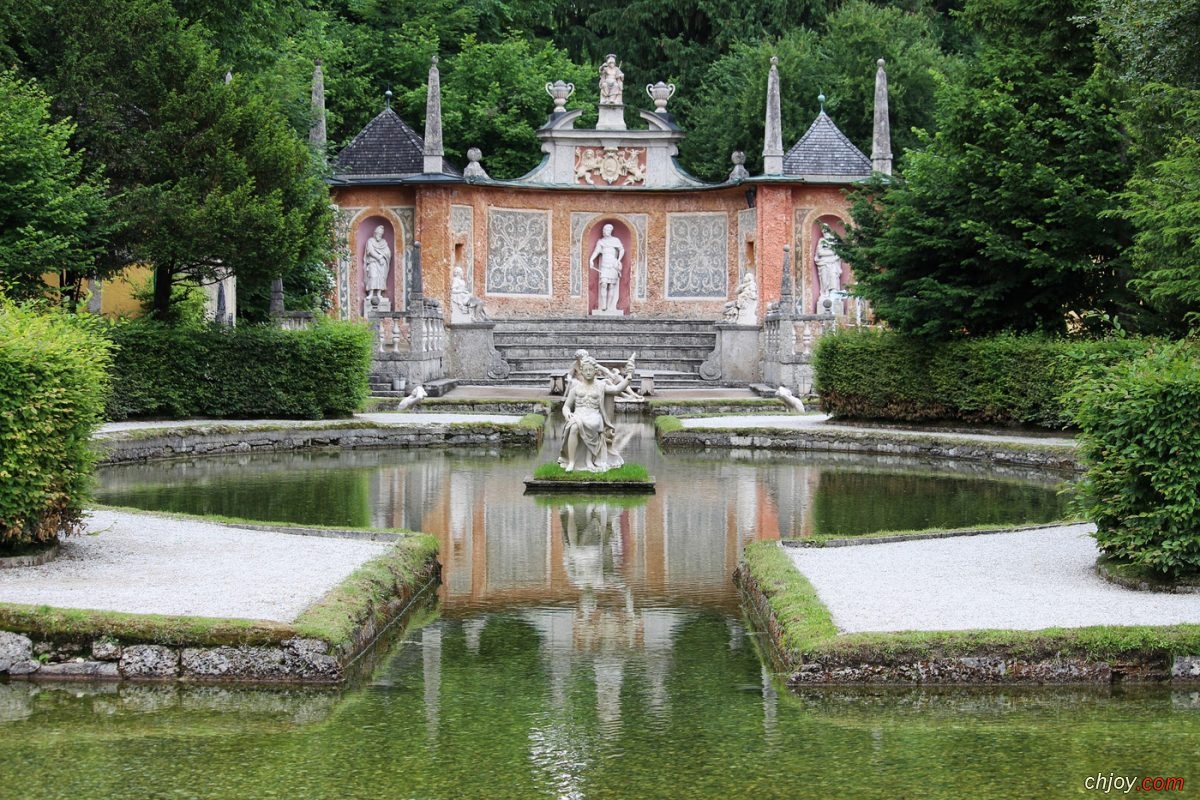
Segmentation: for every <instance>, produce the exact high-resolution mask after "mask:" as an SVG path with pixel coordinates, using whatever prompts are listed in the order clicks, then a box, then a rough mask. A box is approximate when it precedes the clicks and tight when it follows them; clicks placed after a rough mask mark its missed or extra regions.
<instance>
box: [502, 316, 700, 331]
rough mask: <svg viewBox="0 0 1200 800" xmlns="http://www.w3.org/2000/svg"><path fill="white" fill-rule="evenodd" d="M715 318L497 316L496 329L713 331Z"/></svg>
mask: <svg viewBox="0 0 1200 800" xmlns="http://www.w3.org/2000/svg"><path fill="white" fill-rule="evenodd" d="M713 325H714V323H713V322H712V321H711V320H689V319H645V318H641V317H633V318H624V319H623V318H619V317H617V318H611V317H606V318H597V317H587V318H576V319H517V320H497V321H496V328H495V332H496V333H497V334H499V333H509V332H532V331H555V332H557V331H572V330H573V331H589V330H599V331H611V332H621V333H635V332H636V333H668V332H670V333H678V332H689V331H690V332H696V333H704V332H707V333H712V332H713V330H714V329H713Z"/></svg>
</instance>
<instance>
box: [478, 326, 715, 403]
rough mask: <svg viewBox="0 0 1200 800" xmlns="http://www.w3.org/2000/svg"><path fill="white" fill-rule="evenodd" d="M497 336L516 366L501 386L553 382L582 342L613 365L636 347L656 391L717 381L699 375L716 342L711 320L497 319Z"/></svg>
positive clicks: (641, 366)
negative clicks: (651, 374)
mask: <svg viewBox="0 0 1200 800" xmlns="http://www.w3.org/2000/svg"><path fill="white" fill-rule="evenodd" d="M493 335H494V337H495V344H496V350H498V351H499V352H500V354H501V355H502V356H504V359H505V360H506V361H507V362H508V363H509V364H510V365H512V373H511V374H510V375H509V376H508V378H507V379H506V380H504V381H498V382H496V383H498V384H501V385H506V386H539V387H543V386H544V387H549V385H550V381H551V377H552V376H553V375H555V374H559V373H563V372H565V371H566V370H567V369H568V368H569V367H570V366H571V363H572V362H573V361H574V360H575V351H576V350H578V349H579V348H581V347H582V348H583V349H585V350H587V351H588V354H589V355H591V356H592V357H594V358H596V359H597V360H599V361H600V362H601V363H603V364H606V365H610V366H611V365H613V364H619V363H623V362H624V361H625V359H627V358H628V357H629V354H630V353H634V352H636V353H637V374H638V376H639V378H640V377H641V376H643V375H645V374H647V373H653V375H654V388H655V389H656V390H659V389H690V388H702V387H706V386H712V385H713V383H712V382H711V381H705V380H704V379H702V378H701V377H700V365H701V364H702V363H703V362H704V360H705V359H707V358H708V357H709V356H710V355H711V354H712V352H713V348H715V347H716V343H717V333H716V329H715V328H714V327H713V323H712V322H710V321H695V320H664V319H637V318H634V319H598V318H594V317H589V318H587V319H524V320H503V321H501V320H497V322H496V329H495V331H494V334H493ZM637 386H638V380H636V379H635V382H634V387H635V388H637Z"/></svg>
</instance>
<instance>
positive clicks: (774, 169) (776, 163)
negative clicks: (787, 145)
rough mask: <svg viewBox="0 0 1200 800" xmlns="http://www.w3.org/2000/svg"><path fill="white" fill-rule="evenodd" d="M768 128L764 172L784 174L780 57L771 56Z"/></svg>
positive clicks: (764, 153) (768, 90)
mask: <svg viewBox="0 0 1200 800" xmlns="http://www.w3.org/2000/svg"><path fill="white" fill-rule="evenodd" d="M766 122H767V128H766V132H765V134H764V136H763V174H764V175H782V174H783V120H782V116H781V114H780V111H779V57H778V56H771V71H770V72H769V73H768V74H767V120H766Z"/></svg>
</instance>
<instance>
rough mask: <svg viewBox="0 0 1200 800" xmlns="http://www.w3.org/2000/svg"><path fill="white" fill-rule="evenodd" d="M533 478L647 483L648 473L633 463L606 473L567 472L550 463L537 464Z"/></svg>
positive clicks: (639, 465) (576, 481)
mask: <svg viewBox="0 0 1200 800" xmlns="http://www.w3.org/2000/svg"><path fill="white" fill-rule="evenodd" d="M533 478H534V480H538V481H564V482H574V483H630V482H642V483H649V482H650V473H649V472H648V471H647V470H646V467H645V466H644V465H642V464H635V463H628V464H622V465H621V466H619V467H615V468H613V469H610V470H608V471H607V472H584V471H582V470H573V471H571V472H567V471H566V470H565V469H563V468H562V467H561V466H560V465H559V464H557V463H555V462H553V461H550V462H547V463H545V464H539V465H538V466H537V468H536V469H534V471H533Z"/></svg>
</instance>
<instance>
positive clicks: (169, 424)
mask: <svg viewBox="0 0 1200 800" xmlns="http://www.w3.org/2000/svg"><path fill="white" fill-rule="evenodd" d="M354 419H357V420H362V421H364V422H370V423H373V424H376V425H398V426H411V425H446V424H449V423H452V422H491V423H496V424H501V425H515V424H516V423H518V422H520V421H521V417H520V416H514V415H512V414H435V413H429V414H426V413H416V412H411V413H410V412H403V411H379V412H375V413H371V414H355V415H354ZM349 421H350V420H344V419H332V420H295V419H188V420H138V421H134V422H108V423H105V424H104V425H101V426H100V428H99V430H98V431H97V433H98V434H99V435H100V436H101V437H103V436H106V435H108V434H112V433H120V432H122V431H144V430H156V429H159V428H163V429H170V428H197V429H202V428H212V427H216V426H221V427H224V428H326V427H329V425H330V424H334V425H340V424H343V423H345V422H349Z"/></svg>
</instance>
